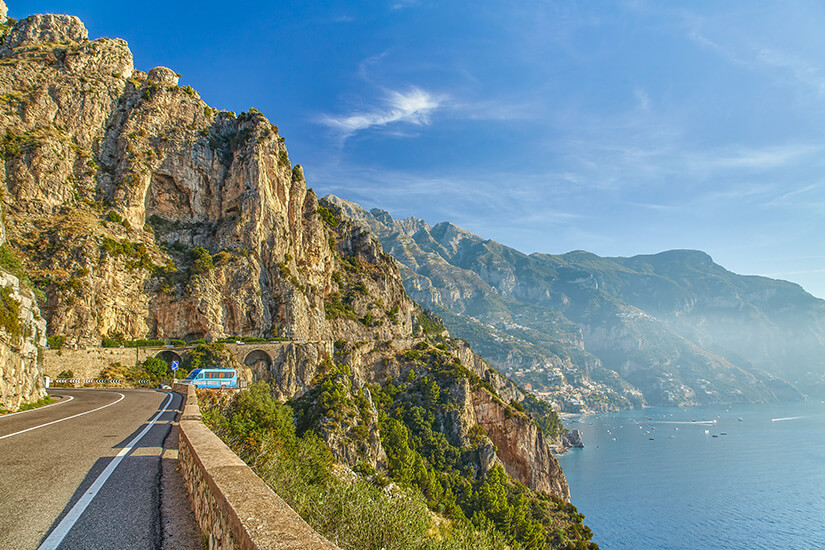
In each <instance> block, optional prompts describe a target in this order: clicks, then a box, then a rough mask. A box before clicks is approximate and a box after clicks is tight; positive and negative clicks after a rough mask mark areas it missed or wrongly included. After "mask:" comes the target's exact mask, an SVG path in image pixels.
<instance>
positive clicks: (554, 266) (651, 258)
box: [324, 196, 825, 409]
mask: <svg viewBox="0 0 825 550" xmlns="http://www.w3.org/2000/svg"><path fill="white" fill-rule="evenodd" d="M324 201H326V203H327V204H330V205H334V206H335V207H336V208H339V209H340V210H341V212H342V214H343V215H344V216H346V217H348V218H350V219H351V220H353V221H354V222H356V223H358V224H359V225H362V226H364V227H367V228H369V229H370V231H371V232H372V233H373V234H374V235H375V236H376V237H377V238H378V239H379V240H380V241H381V243H382V245H383V246H384V249H385V250H386V251H388V252H389V253H390V254H392V255H393V256H394V257H395V258H396V260H397V261H398V262H399V263H400V264H401V269H402V275H403V276H404V285H405V287H406V289H407V292H408V294H410V296H411V297H413V298H414V299H415V300H416V301H418V302H419V303H421V304H423V305H424V306H425V307H429V308H431V309H432V310H434V311H435V312H436V313H438V314H440V315H441V316H442V317H443V319H444V322H445V325H446V326H447V327H448V329H449V330H450V331H451V332H452V333H453V334H455V335H458V336H461V337H463V338H466V339H467V340H468V341H469V342H470V343H471V344H472V346H473V348H474V349H476V350H477V351H478V352H479V353H481V355H482V356H484V357H485V358H486V359H488V360H489V361H490V362H491V363H493V365H495V366H496V367H497V368H499V369H501V370H503V371H504V372H506V373H508V374H509V375H511V376H512V377H513V378H514V379H515V380H516V381H518V382H519V383H521V384H525V385H526V384H529V386H531V387H532V388H533V390H534V391H539V392H548V394H547V397H549V398H551V399H554V400H556V401H558V402H559V403H560V404H564V405H565V406H566V407H567V408H568V409H569V408H575V407H576V406H577V405H576V401H577V400H578V401H584V402H585V403H586V404H587V405H588V406H589V407H591V408H595V409H599V408H604V407H616V406H628V405H629V404H631V403H632V404H640V403H641V402H642V401H643V402H645V403H648V404H690V403H724V402H737V401H768V400H774V399H796V398H799V397H800V395H801V394H800V392H799V391H798V390H797V389H796V387H794V386H793V385H792V384H797V385H799V387H802V388H805V391H809V392H810V391H818V390H821V389H822V388H823V387H825V383H824V382H823V380H825V367H824V366H823V361H822V360H821V359H820V357H822V354H823V352H825V301H823V300H820V299H817V298H814V297H813V296H811V295H810V294H808V293H806V292H805V291H804V290H803V289H802V288H801V287H800V286H798V285H796V284H793V283H789V282H786V281H777V280H773V279H768V278H765V277H752V276H742V275H737V274H735V273H731V272H730V271H727V270H726V269H724V268H723V267H721V266H719V265H717V264H715V263H714V262H713V260H712V259H711V258H710V256H708V255H707V254H705V253H703V252H698V251H689V250H673V251H668V252H663V253H661V254H655V255H647V256H635V257H632V258H602V257H599V256H596V255H595V254H591V253H588V252H584V251H575V252H570V253H567V254H562V255H549V254H530V255H527V254H524V253H522V252H519V251H517V250H515V249H513V248H510V247H507V246H504V245H502V244H500V243H497V242H495V241H492V240H485V239H482V238H481V237H478V236H477V235H474V234H472V233H470V232H468V231H466V230H464V229H462V228H460V227H457V226H455V225H453V224H451V223H448V222H443V223H439V224H437V225H435V226H430V225H428V224H427V223H426V222H424V221H423V220H419V219H415V218H407V219H405V220H399V221H396V220H393V219H392V217H391V216H390V215H389V214H388V213H387V212H385V211H383V210H377V209H374V210H372V211H370V212H368V211H366V210H364V209H363V208H361V207H360V206H358V205H356V204H354V203H351V202H348V201H344V200H342V199H339V198H337V197H334V196H329V197H326V198H325V199H324ZM786 381H789V382H791V384H789V383H788V382H786ZM565 384H566V385H565ZM640 392H641V393H640ZM641 395H643V398H642V397H641Z"/></svg>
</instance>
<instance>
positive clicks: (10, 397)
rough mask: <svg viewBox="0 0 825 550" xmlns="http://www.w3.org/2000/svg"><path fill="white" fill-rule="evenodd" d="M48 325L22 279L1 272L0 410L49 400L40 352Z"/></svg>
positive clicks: (15, 408)
mask: <svg viewBox="0 0 825 550" xmlns="http://www.w3.org/2000/svg"><path fill="white" fill-rule="evenodd" d="M45 345H46V322H45V321H44V320H43V318H42V317H41V316H40V311H39V309H38V307H37V301H36V300H35V298H34V295H33V294H32V292H31V290H28V289H26V288H24V287H22V286H21V284H20V279H18V278H17V277H15V276H13V275H11V274H9V273H7V272H5V271H3V270H0V409H6V410H10V411H16V410H17V409H18V408H19V407H20V405H22V404H24V403H29V402H32V401H37V400H38V399H41V398H43V397H45V396H46V386H45V381H44V378H43V372H42V367H43V358H42V355H41V350H42V349H43V347H44V346H45Z"/></svg>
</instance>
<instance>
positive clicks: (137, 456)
mask: <svg viewBox="0 0 825 550" xmlns="http://www.w3.org/2000/svg"><path fill="white" fill-rule="evenodd" d="M49 393H50V394H51V395H54V396H60V397H62V398H63V399H62V400H61V402H60V403H59V404H57V405H52V406H49V407H43V408H40V409H35V410H32V411H27V412H24V413H18V414H14V415H6V416H1V417H0V548H2V549H21V550H24V549H28V548H31V549H36V548H40V547H42V548H44V549H46V548H60V549H61V550H68V549H108V548H111V549H125V548H128V549H143V548H152V549H154V548H160V546H161V538H162V533H161V518H160V517H159V516H160V513H161V512H160V510H161V507H160V492H161V489H160V487H161V455H162V452H163V442H164V439H165V438H166V437H167V435H168V434H169V430H170V427H171V425H172V421H173V420H174V418H175V414H176V409H178V407H179V405H180V399H181V398H180V396H179V395H177V394H172V393H167V392H160V391H154V390H127V389H117V390H114V389H106V390H102V389H51V390H49ZM70 398H71V399H70ZM164 408H165V412H163V413H161V411H162V410H164ZM153 420H155V423H154V424H153V425H152V426H151V427H150V426H149V424H150V423H151V422H152V421H153ZM138 438H140V439H139V441H136V440H137V439H138Z"/></svg>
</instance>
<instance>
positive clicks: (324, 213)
mask: <svg viewBox="0 0 825 550" xmlns="http://www.w3.org/2000/svg"><path fill="white" fill-rule="evenodd" d="M318 215H319V216H321V220H323V222H324V223H325V224H327V225H328V226H330V227H335V226H337V225H338V224H339V223H340V222H341V218H339V217H338V216H336V215H335V213H334V212H333V211H332V210H330V209H329V208H326V207H324V206H319V207H318ZM339 277H340V276H339Z"/></svg>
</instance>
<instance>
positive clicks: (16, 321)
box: [0, 286, 23, 340]
mask: <svg viewBox="0 0 825 550" xmlns="http://www.w3.org/2000/svg"><path fill="white" fill-rule="evenodd" d="M11 292H12V288H11V287H10V286H7V287H3V288H0V327H3V329H5V331H6V332H7V333H9V334H10V335H11V336H12V337H13V338H14V339H15V340H17V339H19V338H20V337H21V336H23V325H22V324H21V323H20V302H18V301H17V300H15V299H14V297H13V296H12V295H11Z"/></svg>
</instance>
